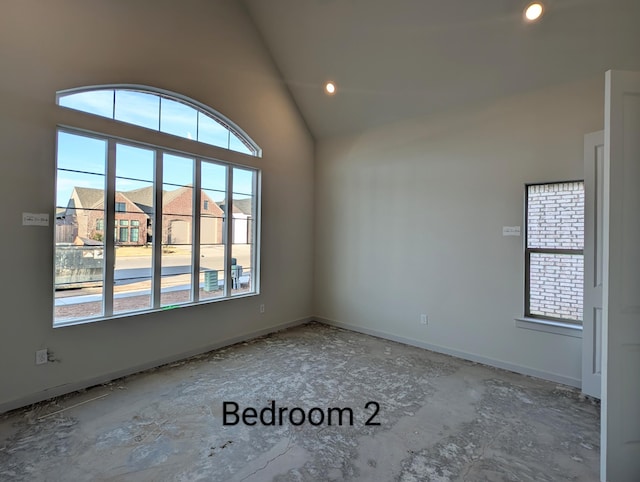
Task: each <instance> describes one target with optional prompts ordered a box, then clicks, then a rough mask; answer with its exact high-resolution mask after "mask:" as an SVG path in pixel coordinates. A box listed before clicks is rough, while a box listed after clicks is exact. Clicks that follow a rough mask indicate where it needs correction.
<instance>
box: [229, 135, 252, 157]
mask: <svg viewBox="0 0 640 482" xmlns="http://www.w3.org/2000/svg"><path fill="white" fill-rule="evenodd" d="M229 149H231V150H232V151H236V152H242V153H243V154H250V155H253V151H252V150H250V149H249V148H248V147H247V146H246V144H245V143H244V142H242V141H241V140H240V139H239V138H238V137H237V136H236V135H235V134H231V137H230V138H229Z"/></svg>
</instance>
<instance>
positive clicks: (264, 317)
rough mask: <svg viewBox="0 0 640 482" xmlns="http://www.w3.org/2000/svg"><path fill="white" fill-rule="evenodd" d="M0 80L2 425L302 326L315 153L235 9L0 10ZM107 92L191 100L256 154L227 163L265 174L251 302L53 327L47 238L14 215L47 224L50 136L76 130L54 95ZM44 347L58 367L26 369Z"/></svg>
mask: <svg viewBox="0 0 640 482" xmlns="http://www.w3.org/2000/svg"><path fill="white" fill-rule="evenodd" d="M0 69H1V71H2V74H1V75H0V105H1V106H2V107H1V108H0V168H1V173H2V174H1V175H0V193H1V194H0V196H1V201H2V206H3V207H2V209H0V223H1V225H2V226H3V230H4V233H5V235H4V236H2V244H1V249H0V286H2V290H1V291H0V296H1V299H2V314H1V315H0V412H1V411H3V409H7V408H12V407H14V406H17V405H20V404H23V403H27V402H30V401H34V400H36V399H38V398H46V397H47V396H50V395H51V394H55V393H61V392H64V391H66V390H68V389H73V388H74V387H77V386H79V385H82V384H84V383H86V382H87V381H92V380H100V379H101V378H104V377H109V376H111V375H113V374H121V373H124V372H127V371H131V370H134V369H136V368H139V367H143V366H152V365H154V364H156V363H158V362H160V361H162V360H167V359H171V358H173V357H176V356H179V355H180V354H184V353H193V352H196V351H199V350H204V349H206V348H207V347H210V346H214V345H217V344H220V343H223V342H225V341H226V340H229V339H233V338H236V337H242V336H244V335H246V334H251V333H255V332H258V331H261V330H269V329H272V328H273V327H274V326H277V325H280V324H283V323H287V322H294V321H296V320H300V319H303V318H306V317H308V316H309V315H311V298H312V276H311V274H312V268H313V258H312V252H313V244H314V243H313V237H312V234H313V226H312V222H313V219H312V214H313V212H312V202H313V141H312V139H311V137H310V135H309V133H308V131H307V130H306V127H305V125H304V122H303V121H302V120H301V118H300V116H299V114H298V112H297V109H296V108H295V106H294V105H293V103H292V101H291V99H290V97H289V95H288V93H287V91H286V90H285V88H284V87H283V85H282V83H281V82H280V79H279V75H278V73H277V71H276V69H275V68H274V66H273V64H272V62H271V60H270V56H269V55H268V54H267V52H266V50H265V49H264V46H263V44H262V42H261V40H260V39H259V37H258V36H257V34H256V32H255V30H254V28H253V24H252V22H251V21H250V20H249V19H248V17H247V15H246V13H245V11H244V10H242V8H241V7H240V6H239V5H238V2H236V1H232V0H229V1H225V0H208V1H204V0H203V1H197V0H190V1H189V2H177V1H175V2H174V1H156V2H153V8H148V2H114V1H110V0H99V1H98V0H96V1H91V2H86V1H73V0H58V1H55V2H42V1H36V0H21V1H11V2H3V4H2V15H0ZM105 83H136V84H147V85H151V86H155V87H159V88H163V89H168V90H171V91H175V92H179V93H181V94H184V95H186V96H189V97H191V98H193V99H196V100H198V101H200V102H203V103H205V104H208V105H210V106H212V107H213V108H215V109H217V110H218V111H220V112H221V113H222V114H224V115H226V116H227V117H229V118H230V119H232V120H233V121H234V122H235V123H237V124H238V125H239V126H240V127H241V128H242V129H244V130H245V131H246V132H247V133H248V134H249V135H250V136H252V138H253V139H254V140H255V141H256V142H257V143H258V144H259V145H260V146H261V147H262V149H263V155H264V157H263V158H262V159H250V158H247V157H246V156H242V155H239V154H233V153H232V155H230V156H229V158H228V160H230V161H233V162H239V163H246V164H247V165H251V166H258V167H261V168H262V169H263V177H262V191H263V198H262V216H263V217H262V284H261V285H262V294H261V295H260V296H259V297H251V298H245V299H238V300H234V301H225V302H221V303H213V304H207V305H203V306H198V307H193V308H185V309H179V310H173V311H169V312H160V313H153V314H147V315H141V316H134V317H129V318H124V319H118V320H111V321H107V322H102V323H94V324H87V325H82V326H75V327H65V328H59V329H55V330H54V329H53V328H52V327H51V326H52V304H53V293H52V278H53V268H52V266H51V260H52V251H53V227H52V226H51V227H50V228H41V227H23V226H21V213H22V212H36V213H40V212H47V213H49V214H50V217H51V219H52V221H53V220H54V219H55V217H54V212H53V199H54V183H53V178H54V171H55V165H54V148H55V146H54V142H55V126H56V124H57V123H70V122H73V123H75V121H76V120H79V119H84V117H83V115H82V114H76V115H71V114H69V113H67V112H63V110H64V109H61V108H57V107H56V106H55V93H56V91H57V90H59V89H66V88H71V87H76V86H82V85H94V84H105ZM94 124H95V125H96V126H98V125H102V124H100V122H98V121H96V122H95V123H94ZM153 139H155V137H153V136H152V135H151V134H149V140H150V141H152V140H153ZM185 145H187V144H185ZM212 152H214V153H216V154H218V153H219V154H222V155H224V152H223V151H221V150H218V151H215V149H214V151H212ZM292 200H294V201H292ZM8 233H10V234H8ZM283 267H286V271H287V276H281V273H282V270H283ZM261 303H264V304H265V305H266V312H265V313H264V314H260V313H259V304H261ZM44 347H47V348H49V349H50V350H51V351H52V352H53V353H54V356H55V358H57V359H59V360H60V361H59V363H49V364H47V365H44V366H36V365H35V363H34V354H35V351H36V350H37V349H40V348H44Z"/></svg>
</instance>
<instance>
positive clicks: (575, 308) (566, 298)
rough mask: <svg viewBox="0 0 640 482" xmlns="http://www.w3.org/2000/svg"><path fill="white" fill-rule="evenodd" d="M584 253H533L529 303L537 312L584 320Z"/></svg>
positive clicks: (533, 310)
mask: <svg viewBox="0 0 640 482" xmlns="http://www.w3.org/2000/svg"><path fill="white" fill-rule="evenodd" d="M583 279H584V258H583V256H582V255H581V254H579V255H570V254H548V253H531V257H530V268H529V299H530V302H529V306H530V312H531V314H533V315H540V316H551V317H554V318H566V319H569V320H576V321H579V320H582V293H583Z"/></svg>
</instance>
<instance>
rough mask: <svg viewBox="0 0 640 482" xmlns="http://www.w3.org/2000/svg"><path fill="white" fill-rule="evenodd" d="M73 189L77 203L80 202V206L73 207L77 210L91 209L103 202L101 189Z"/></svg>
mask: <svg viewBox="0 0 640 482" xmlns="http://www.w3.org/2000/svg"><path fill="white" fill-rule="evenodd" d="M73 189H74V191H75V192H76V194H77V196H78V201H79V202H80V206H75V207H76V208H78V209H80V208H92V207H94V206H95V205H96V204H98V203H100V202H101V201H103V200H104V190H103V189H94V188H91V187H74V188H73Z"/></svg>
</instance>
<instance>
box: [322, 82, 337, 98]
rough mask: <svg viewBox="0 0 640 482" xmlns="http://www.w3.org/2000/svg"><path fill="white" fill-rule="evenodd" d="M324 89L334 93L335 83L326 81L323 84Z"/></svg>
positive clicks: (331, 93)
mask: <svg viewBox="0 0 640 482" xmlns="http://www.w3.org/2000/svg"><path fill="white" fill-rule="evenodd" d="M324 91H325V92H326V93H327V94H329V95H333V94H335V93H336V84H334V83H333V82H327V83H326V84H324Z"/></svg>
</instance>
